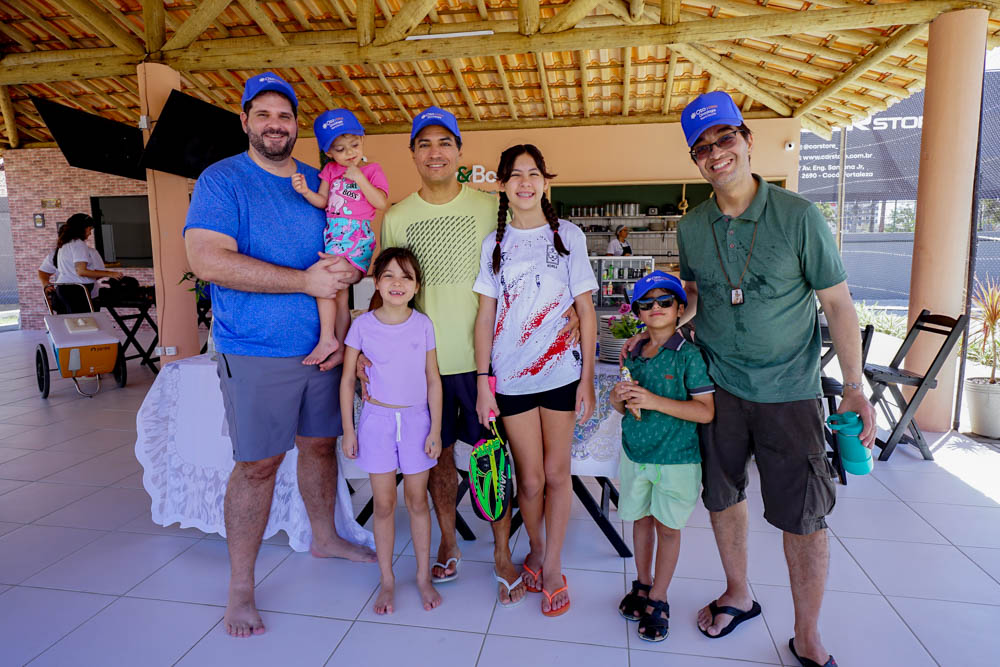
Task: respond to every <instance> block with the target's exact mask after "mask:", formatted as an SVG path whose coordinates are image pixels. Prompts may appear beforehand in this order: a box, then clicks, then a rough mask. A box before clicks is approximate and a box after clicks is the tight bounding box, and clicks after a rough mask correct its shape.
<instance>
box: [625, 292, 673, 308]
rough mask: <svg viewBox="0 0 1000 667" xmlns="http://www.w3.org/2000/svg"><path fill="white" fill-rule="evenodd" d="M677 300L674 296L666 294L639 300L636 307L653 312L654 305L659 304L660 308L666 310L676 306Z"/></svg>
mask: <svg viewBox="0 0 1000 667" xmlns="http://www.w3.org/2000/svg"><path fill="white" fill-rule="evenodd" d="M676 300H677V297H675V296H674V295H673V294H664V295H663V296H657V297H649V298H648V299H639V300H638V301H636V302H635V305H636V307H637V308H638V309H639V310H652V309H653V304H654V303H655V304H657V305H658V306H659V307H660V308H662V309H664V310H666V309H667V308H670V307H671V306H673V305H674V301H676Z"/></svg>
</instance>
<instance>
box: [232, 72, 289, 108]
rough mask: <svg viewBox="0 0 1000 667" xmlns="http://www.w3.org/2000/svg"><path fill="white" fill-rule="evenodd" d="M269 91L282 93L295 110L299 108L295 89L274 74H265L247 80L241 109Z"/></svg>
mask: <svg viewBox="0 0 1000 667" xmlns="http://www.w3.org/2000/svg"><path fill="white" fill-rule="evenodd" d="M268 91H270V92H274V93H281V94H282V95H284V96H285V97H287V98H288V101H289V102H291V103H292V108H293V109H298V108H299V99H298V98H297V97H295V89H294V88H292V86H291V84H289V83H288V82H287V81H285V80H284V79H282V78H281V77H280V76H278V75H277V74H275V73H274V72H264V73H263V74H258V75H257V76H252V77H250V78H249V79H247V82H246V85H244V86H243V100H242V101H241V102H240V108H243V107H245V106H246V105H247V102H249V101H250V100H252V99H253V98H255V97H257V96H258V95H260V94H261V93H266V92H268Z"/></svg>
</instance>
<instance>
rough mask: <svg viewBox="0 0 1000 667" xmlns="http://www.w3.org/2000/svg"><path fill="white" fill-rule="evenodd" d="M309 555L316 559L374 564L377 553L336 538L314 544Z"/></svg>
mask: <svg viewBox="0 0 1000 667" xmlns="http://www.w3.org/2000/svg"><path fill="white" fill-rule="evenodd" d="M309 553H311V554H312V555H313V556H315V557H316V558H346V559H347V560H350V561H354V562H355V563H374V562H375V552H374V551H372V550H371V549H369V548H368V547H365V546H362V545H360V544H352V543H350V542H348V541H347V540H345V539H344V538H342V537H339V536H337V537H334V538H333V539H331V540H330V541H329V542H324V543H322V544H320V543H318V542H313V543H312V545H311V546H310V547H309Z"/></svg>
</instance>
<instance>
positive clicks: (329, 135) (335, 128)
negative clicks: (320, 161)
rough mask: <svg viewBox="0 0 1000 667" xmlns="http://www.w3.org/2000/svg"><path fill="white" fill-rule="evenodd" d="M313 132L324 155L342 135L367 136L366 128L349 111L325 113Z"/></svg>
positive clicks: (318, 118) (321, 115) (317, 121)
mask: <svg viewBox="0 0 1000 667" xmlns="http://www.w3.org/2000/svg"><path fill="white" fill-rule="evenodd" d="M313 130H314V131H315V132H316V141H317V142H319V149H320V150H321V151H323V152H324V153H326V152H327V151H329V150H330V146H332V145H333V140H334V139H336V138H337V137H339V136H340V135H342V134H356V135H358V136H359V137H363V136H364V134H365V128H364V127H362V126H361V123H359V122H358V119H357V118H356V117H355V116H354V114H353V113H351V112H350V111H348V110H347V109H333V110H331V111H324V112H323V113H321V114H320V115H319V116H318V117H317V118H316V122H315V123H313Z"/></svg>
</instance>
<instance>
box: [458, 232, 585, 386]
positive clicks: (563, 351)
mask: <svg viewBox="0 0 1000 667" xmlns="http://www.w3.org/2000/svg"><path fill="white" fill-rule="evenodd" d="M559 236H560V237H561V238H562V242H563V245H565V246H566V249H567V250H569V255H560V254H559V253H558V252H556V248H555V246H554V245H553V234H552V230H551V228H549V226H548V225H544V226H541V227H536V228H534V229H529V230H523V229H517V228H515V227H514V226H513V225H511V224H509V223H508V225H507V228H506V230H505V231H504V236H503V240H502V241H501V242H500V256H501V259H500V272H499V273H493V248H494V246H495V245H496V232H493V233H492V234H490V235H489V236H487V237H486V240H485V241H483V250H482V255H481V257H480V266H479V277H478V278H477V279H476V284H475V285H474V286H473V288H472V289H473V290H475V291H476V292H478V293H479V294H483V295H485V296H488V297H492V298H494V299H496V300H497V317H496V323H495V328H494V334H493V356H492V362H493V372H494V373H495V374H496V377H497V393H500V394H513V395H521V394H534V393H538V392H541V391H548V390H550V389H555V388H557V387H562V386H564V385H567V384H569V383H571V382H573V381H574V380H579V379H580V373H581V370H582V368H583V361H582V357H581V356H580V346H579V345H573V346H570V344H569V336H568V335H562V336H560V335H559V331H560V330H561V329H562V328H563V327H564V326H565V325H566V318H565V317H563V313H565V312H566V311H567V310H569V307H570V306H571V305H573V299H574V298H575V297H576V296H578V295H580V294H583V293H584V292H592V291H594V290H596V289H597V279H596V278H595V277H594V271H593V269H591V267H590V261H589V260H588V259H587V239H586V237H585V236H584V234H583V232H582V231H581V230H580V228H579V227H577V226H576V225H574V224H573V223H571V222H568V221H566V220H560V221H559Z"/></svg>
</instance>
